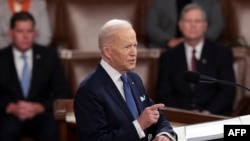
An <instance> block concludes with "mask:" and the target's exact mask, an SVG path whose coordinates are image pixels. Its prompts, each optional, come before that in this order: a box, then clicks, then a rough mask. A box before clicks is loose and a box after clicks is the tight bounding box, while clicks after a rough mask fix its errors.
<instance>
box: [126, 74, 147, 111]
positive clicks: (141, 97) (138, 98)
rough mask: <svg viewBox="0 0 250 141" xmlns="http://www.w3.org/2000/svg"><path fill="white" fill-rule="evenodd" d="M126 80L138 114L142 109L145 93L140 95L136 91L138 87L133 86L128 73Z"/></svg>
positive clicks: (133, 83)
mask: <svg viewBox="0 0 250 141" xmlns="http://www.w3.org/2000/svg"><path fill="white" fill-rule="evenodd" d="M128 81H129V84H130V87H131V90H132V94H133V97H134V100H135V104H136V107H137V111H138V115H140V113H141V112H142V111H143V109H144V107H143V104H142V102H143V101H145V100H146V99H145V98H146V96H145V95H140V93H139V92H138V89H137V88H136V86H135V82H134V81H133V80H132V79H130V77H129V75H128Z"/></svg>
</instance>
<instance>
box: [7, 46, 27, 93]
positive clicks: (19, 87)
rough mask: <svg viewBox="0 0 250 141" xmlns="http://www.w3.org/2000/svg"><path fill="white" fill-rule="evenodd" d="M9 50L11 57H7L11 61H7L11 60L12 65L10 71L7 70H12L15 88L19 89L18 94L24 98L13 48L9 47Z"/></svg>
mask: <svg viewBox="0 0 250 141" xmlns="http://www.w3.org/2000/svg"><path fill="white" fill-rule="evenodd" d="M8 48H9V50H8V52H9V53H8V54H9V56H7V57H9V59H6V60H10V64H9V69H7V70H10V72H11V75H12V76H13V78H14V81H13V82H14V84H13V85H14V86H13V88H18V89H17V92H16V93H17V94H18V95H20V96H21V97H23V91H22V87H21V83H20V81H19V78H18V75H17V69H16V66H15V62H14V54H13V51H12V47H11V46H9V47H8Z"/></svg>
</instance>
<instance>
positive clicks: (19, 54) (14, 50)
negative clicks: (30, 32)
mask: <svg viewBox="0 0 250 141" xmlns="http://www.w3.org/2000/svg"><path fill="white" fill-rule="evenodd" d="M12 50H13V53H14V55H15V56H17V57H20V56H21V55H22V54H23V52H21V51H19V50H18V49H16V47H12ZM24 54H25V55H26V56H27V57H28V58H29V57H31V55H32V49H31V48H30V49H28V50H27V51H26V52H24Z"/></svg>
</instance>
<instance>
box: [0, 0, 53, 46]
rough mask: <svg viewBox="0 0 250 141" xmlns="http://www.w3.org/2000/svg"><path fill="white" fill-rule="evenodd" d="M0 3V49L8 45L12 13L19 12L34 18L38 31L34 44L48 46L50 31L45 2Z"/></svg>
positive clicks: (17, 0) (9, 1)
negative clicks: (27, 13) (24, 12)
mask: <svg viewBox="0 0 250 141" xmlns="http://www.w3.org/2000/svg"><path fill="white" fill-rule="evenodd" d="M0 3H1V4H0V49H2V48H4V47H6V46H8V45H9V44H10V42H11V41H10V38H9V37H8V29H9V21H10V18H11V16H12V15H13V14H14V13H16V12H20V11H26V12H29V13H31V14H32V15H33V17H34V18H35V21H36V30H37V31H38V32H37V37H36V43H38V44H40V45H43V46H48V45H49V44H50V42H51V36H52V31H51V24H50V21H49V16H48V11H47V4H46V1H45V0H5V1H2V2H0Z"/></svg>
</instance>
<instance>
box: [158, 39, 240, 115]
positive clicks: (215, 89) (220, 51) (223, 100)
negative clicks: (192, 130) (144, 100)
mask: <svg viewBox="0 0 250 141" xmlns="http://www.w3.org/2000/svg"><path fill="white" fill-rule="evenodd" d="M232 63H233V58H232V52H231V50H230V48H226V47H221V46H219V45H217V44H215V43H213V42H210V41H208V40H205V42H204V46H203V50H202V53H201V58H200V60H198V62H197V71H198V72H200V73H201V74H203V75H207V76H211V77H214V78H217V79H221V80H226V81H230V82H235V77H234V71H233V64H232ZM187 70H188V67H187V61H186V54H185V47H184V44H180V45H179V46H178V47H176V48H174V49H170V50H168V51H167V52H165V53H164V54H162V56H161V59H160V68H159V76H158V83H157V88H156V94H157V102H162V103H164V104H165V105H167V106H170V107H176V108H181V109H194V108H198V109H201V110H209V111H210V112H212V113H214V114H221V115H228V114H230V112H231V110H232V106H233V101H234V98H235V93H236V89H235V87H232V86H227V85H222V84H207V83H199V84H197V85H196V86H195V88H194V90H193V91H192V90H191V87H190V84H189V83H187V82H185V81H184V79H183V75H184V72H185V71H187Z"/></svg>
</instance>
